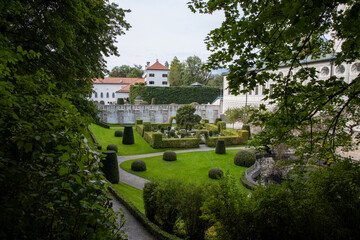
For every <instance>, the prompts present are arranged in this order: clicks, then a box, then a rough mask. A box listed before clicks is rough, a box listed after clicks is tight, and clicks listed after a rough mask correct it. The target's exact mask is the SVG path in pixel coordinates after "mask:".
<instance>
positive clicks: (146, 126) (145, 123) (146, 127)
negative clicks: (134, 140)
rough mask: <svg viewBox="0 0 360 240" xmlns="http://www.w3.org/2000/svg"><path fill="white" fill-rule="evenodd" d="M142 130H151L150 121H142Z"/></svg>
mask: <svg viewBox="0 0 360 240" xmlns="http://www.w3.org/2000/svg"><path fill="white" fill-rule="evenodd" d="M144 131H145V132H150V131H151V123H150V122H144Z"/></svg>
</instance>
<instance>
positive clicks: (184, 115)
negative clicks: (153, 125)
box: [176, 105, 201, 134]
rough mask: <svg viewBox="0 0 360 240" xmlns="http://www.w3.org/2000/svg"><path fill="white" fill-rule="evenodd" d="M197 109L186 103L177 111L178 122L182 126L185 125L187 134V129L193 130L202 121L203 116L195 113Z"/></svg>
mask: <svg viewBox="0 0 360 240" xmlns="http://www.w3.org/2000/svg"><path fill="white" fill-rule="evenodd" d="M195 111H196V108H195V107H193V106H191V105H184V106H182V107H180V108H179V109H178V110H177V112H176V124H177V125H179V126H180V127H184V128H185V132H186V134H187V130H191V128H192V127H193V126H194V125H195V124H199V123H200V121H201V117H200V116H199V115H197V114H194V113H195Z"/></svg>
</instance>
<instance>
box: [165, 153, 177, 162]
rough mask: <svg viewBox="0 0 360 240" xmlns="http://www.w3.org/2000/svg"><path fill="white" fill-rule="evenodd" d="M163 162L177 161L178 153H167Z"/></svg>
mask: <svg viewBox="0 0 360 240" xmlns="http://www.w3.org/2000/svg"><path fill="white" fill-rule="evenodd" d="M163 160H165V161H175V160H176V153H175V152H174V151H165V152H164V154H163Z"/></svg>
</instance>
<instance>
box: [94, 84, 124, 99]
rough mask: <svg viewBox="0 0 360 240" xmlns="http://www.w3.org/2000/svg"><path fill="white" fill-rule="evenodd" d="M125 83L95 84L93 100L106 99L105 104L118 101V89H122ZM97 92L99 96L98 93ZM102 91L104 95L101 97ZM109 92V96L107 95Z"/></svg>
mask: <svg viewBox="0 0 360 240" xmlns="http://www.w3.org/2000/svg"><path fill="white" fill-rule="evenodd" d="M123 86H124V85H120V84H93V90H94V93H93V94H92V96H91V100H93V101H98V102H100V101H104V103H105V104H108V103H110V102H113V103H116V101H117V98H118V97H117V96H116V95H117V93H116V91H118V90H120V89H121V87H123ZM95 92H96V93H97V97H96V94H95ZM101 93H103V97H101ZM107 93H108V94H109V97H107Z"/></svg>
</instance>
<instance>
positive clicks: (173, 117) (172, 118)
mask: <svg viewBox="0 0 360 240" xmlns="http://www.w3.org/2000/svg"><path fill="white" fill-rule="evenodd" d="M174 120H175V121H176V117H175V116H171V117H170V119H169V124H170V126H171V125H172V124H173V121H174Z"/></svg>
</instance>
